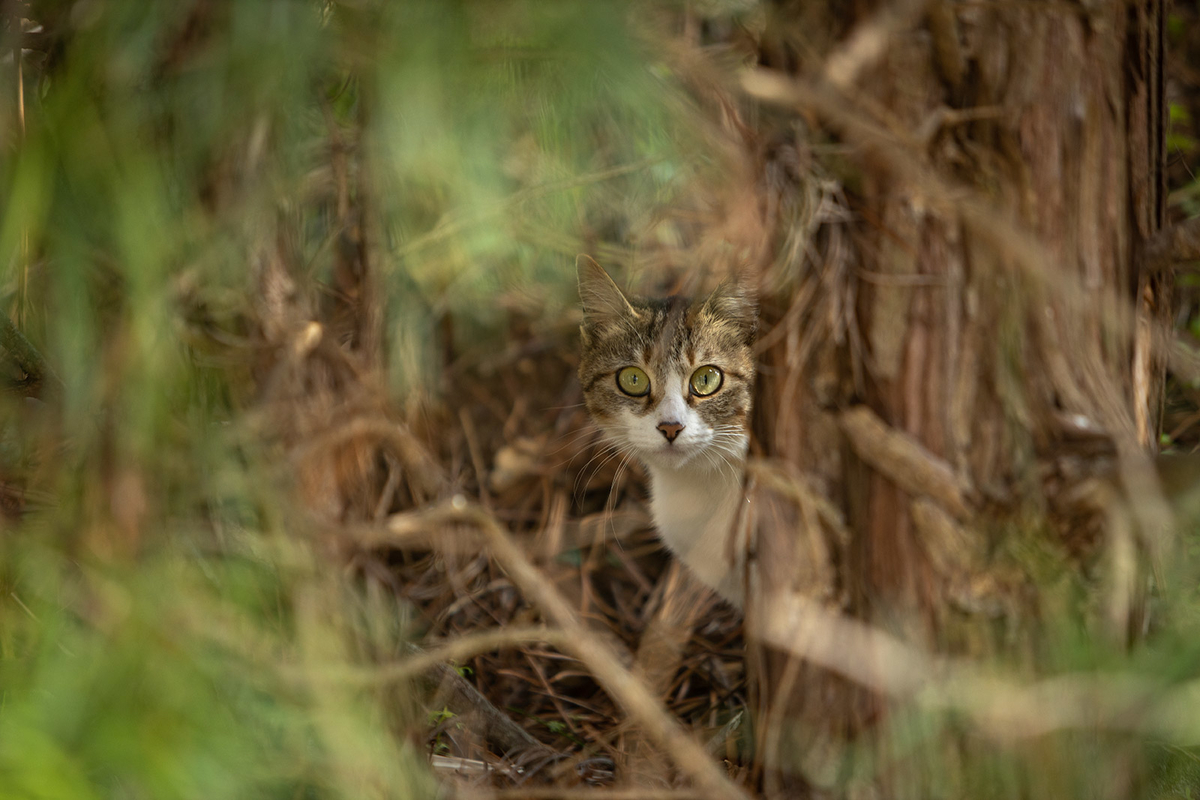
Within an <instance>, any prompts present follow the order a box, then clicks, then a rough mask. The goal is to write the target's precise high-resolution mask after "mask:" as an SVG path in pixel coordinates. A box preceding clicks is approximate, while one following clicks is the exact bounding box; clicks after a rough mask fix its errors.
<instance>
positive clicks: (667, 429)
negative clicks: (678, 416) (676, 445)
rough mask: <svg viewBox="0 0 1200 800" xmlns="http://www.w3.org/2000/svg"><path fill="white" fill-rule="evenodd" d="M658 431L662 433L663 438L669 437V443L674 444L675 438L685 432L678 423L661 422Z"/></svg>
mask: <svg viewBox="0 0 1200 800" xmlns="http://www.w3.org/2000/svg"><path fill="white" fill-rule="evenodd" d="M658 429H659V430H660V431H662V435H663V436H665V437H667V441H668V442H674V441H675V437H676V436H678V435H679V432H680V431H681V430H683V426H682V425H680V424H679V423H678V422H660V423H658Z"/></svg>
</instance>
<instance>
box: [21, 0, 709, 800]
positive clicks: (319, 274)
mask: <svg viewBox="0 0 1200 800" xmlns="http://www.w3.org/2000/svg"><path fill="white" fill-rule="evenodd" d="M6 9H9V10H10V11H13V10H14V9H15V13H12V14H11V15H10V17H9V18H7V19H6V20H5V25H6V28H5V33H6V35H5V38H4V39H3V40H0V47H2V48H4V49H5V50H6V52H12V49H13V48H14V47H18V37H19V36H26V35H27V37H28V38H27V40H22V41H23V43H30V44H32V43H36V46H30V47H29V48H28V49H26V50H25V52H24V53H23V55H22V58H21V59H20V61H19V62H17V61H14V60H12V59H9V60H8V61H6V62H4V63H3V64H0V84H2V85H4V86H6V87H9V88H8V89H7V90H6V91H4V92H3V93H2V94H3V100H0V136H2V137H3V142H4V144H5V147H4V148H3V150H2V152H0V191H2V192H3V197H4V203H3V207H2V209H0V265H2V267H0V268H2V269H3V274H2V276H0V301H2V303H3V307H4V309H5V313H6V314H7V315H8V316H9V317H10V319H12V320H13V321H15V322H16V324H17V326H18V327H19V328H20V329H21V330H22V331H23V332H24V333H25V334H26V335H27V336H28V337H29V339H30V340H31V341H32V342H33V343H34V345H35V346H36V347H37V348H38V349H39V350H40V351H41V352H42V353H43V354H44V356H45V359H46V363H47V369H48V373H47V376H46V387H45V390H44V391H43V393H42V399H41V400H37V401H34V400H26V399H24V398H22V397H20V396H19V393H18V392H13V393H10V394H9V395H7V396H5V397H4V398H3V399H2V400H0V403H2V404H3V407H2V409H0V410H2V411H3V415H2V416H0V424H2V430H0V479H4V480H8V481H11V482H12V484H13V485H20V486H22V487H23V490H24V491H25V492H26V494H25V502H26V511H25V514H24V516H23V517H22V518H21V520H20V522H19V523H18V522H15V521H13V520H11V519H10V521H9V522H8V523H7V527H6V529H5V530H4V531H3V532H2V533H0V798H34V797H36V798H88V797H126V798H143V797H144V798H172V797H180V798H182V797H221V798H224V797H230V798H232V797H399V798H416V797H422V796H432V795H433V786H432V784H431V783H430V781H429V779H428V777H427V767H425V766H424V764H423V759H422V758H421V755H420V754H419V753H417V752H415V751H414V750H413V748H412V745H411V744H409V743H408V742H409V741H410V740H409V739H407V738H406V737H405V736H404V735H403V732H404V730H405V726H406V725H407V724H408V723H409V722H412V721H413V720H412V719H410V718H409V717H408V716H406V713H407V712H405V711H404V710H403V703H401V704H400V707H399V708H392V707H388V708H386V709H385V708H383V707H381V706H380V705H379V701H378V698H376V697H374V696H373V695H371V694H369V693H354V692H349V691H343V690H342V689H340V688H338V687H336V686H334V685H332V684H330V683H329V682H322V681H319V680H315V679H310V678H311V675H312V674H313V671H314V670H315V671H318V672H319V668H320V667H324V666H328V665H330V664H337V663H345V662H348V661H353V660H354V659H355V658H356V653H355V652H352V651H353V648H352V647H351V646H350V643H353V642H355V641H357V640H358V638H359V637H360V636H361V631H356V630H353V628H352V624H351V623H350V622H348V621H347V620H349V619H353V618H354V617H355V613H357V612H354V613H350V612H349V611H347V609H346V608H345V602H346V600H345V597H344V593H340V592H339V591H338V589H337V588H336V587H331V586H329V585H328V584H329V579H328V578H327V577H326V576H323V575H322V574H321V573H320V571H319V570H317V569H316V568H315V567H314V565H313V564H312V563H311V558H312V557H311V555H309V554H307V550H306V549H305V548H304V547H302V546H298V545H294V544H290V542H293V541H295V540H297V537H298V535H299V533H300V532H301V531H302V530H303V527H304V526H303V523H302V521H301V520H299V519H298V515H296V514H294V513H292V512H290V511H288V509H289V507H290V502H291V501H290V500H289V497H288V494H287V492H288V489H287V481H286V479H285V476H281V475H280V473H279V471H278V470H277V469H275V468H274V467H272V466H270V461H271V458H270V456H269V455H268V454H267V453H266V452H265V451H264V449H263V445H262V444H261V443H260V442H259V441H258V439H257V438H256V437H257V436H258V434H257V432H256V429H254V428H253V426H251V425H249V424H248V423H247V422H246V420H245V414H244V411H245V409H246V407H247V404H248V402H249V400H250V397H251V392H252V389H253V387H252V384H251V383H250V382H249V381H248V380H247V377H248V375H249V374H250V373H251V371H252V369H253V367H254V363H253V362H254V359H255V358H256V357H257V354H256V351H255V348H254V346H253V342H254V304H255V301H256V292H257V291H258V286H257V284H256V275H257V273H256V269H257V267H256V265H255V258H256V255H257V254H259V253H261V252H263V250H264V249H269V248H270V247H272V246H273V245H274V243H275V239H276V237H277V236H278V235H279V233H278V232H279V231H281V230H282V231H284V233H285V234H286V235H287V236H289V237H291V239H292V241H291V242H289V247H290V252H293V253H294V254H295V255H296V261H297V263H296V264H294V265H293V266H294V267H297V268H299V274H300V275H301V277H302V278H304V279H305V280H308V281H309V282H308V283H305V282H303V281H302V282H301V283H300V291H301V292H303V293H308V294H309V295H310V300H312V302H314V303H317V302H319V301H320V291H321V290H320V287H321V286H322V284H325V283H328V281H329V280H330V279H331V274H332V271H333V269H334V257H333V251H334V247H333V245H332V244H331V242H332V241H333V239H334V238H335V237H336V235H337V233H338V231H339V230H340V227H341V225H342V220H341V218H340V217H339V214H340V213H341V210H340V208H339V202H341V201H347V202H350V203H351V204H353V205H354V206H355V207H356V208H358V209H360V210H361V211H362V213H363V214H364V215H365V216H364V218H363V220H362V222H363V225H364V228H365V229H366V230H367V231H368V235H369V237H371V238H370V245H371V249H370V258H371V259H372V267H373V269H375V270H377V272H378V275H379V276H380V281H379V283H380V285H381V286H382V287H384V289H383V290H382V291H385V292H386V295H387V296H386V303H385V307H384V319H385V321H386V327H387V330H386V332H385V334H386V341H385V342H384V345H383V346H384V350H385V353H386V355H387V362H388V367H389V369H388V374H389V375H390V376H392V378H393V380H394V386H395V388H396V390H397V391H398V392H401V393H403V392H411V391H436V390H437V385H436V378H437V374H436V371H437V368H438V364H439V358H438V354H439V353H440V352H441V350H440V349H439V348H440V347H441V346H442V345H443V344H445V343H439V342H438V340H437V333H436V332H437V331H438V330H439V328H438V321H439V320H440V319H442V318H443V317H444V316H446V315H453V316H454V317H455V319H456V320H457V321H458V322H459V326H458V328H457V329H456V335H457V336H458V337H459V339H460V341H458V342H457V344H458V345H459V346H465V345H466V344H467V343H477V342H479V341H483V340H484V339H481V337H480V334H481V333H482V332H485V331H491V332H493V333H494V332H496V331H497V330H498V329H499V327H500V326H501V325H502V323H503V322H504V315H505V311H506V309H511V308H514V307H515V308H517V309H518V310H519V311H521V312H522V313H525V314H528V315H532V316H535V317H537V316H539V315H542V314H544V315H547V316H548V317H549V318H557V317H560V316H561V315H562V312H563V309H564V308H566V307H567V304H568V303H569V302H571V301H570V300H569V299H568V298H570V297H573V294H574V288H573V287H574V267H573V260H574V255H575V253H576V252H578V251H580V250H581V249H583V247H584V245H583V244H582V243H583V242H584V241H585V240H586V241H589V242H595V241H597V240H600V239H616V238H622V239H625V238H628V237H627V236H626V233H627V231H628V228H629V226H630V225H636V224H641V223H642V222H644V220H645V219H647V218H648V217H649V214H650V209H652V208H653V207H654V206H656V205H657V204H658V203H660V202H661V201H662V200H663V199H664V197H665V196H666V195H667V194H668V193H669V192H670V191H671V190H672V186H673V184H674V183H675V182H676V179H677V176H678V175H680V174H684V173H687V172H688V171H689V170H691V169H693V167H692V166H691V165H689V164H687V163H685V162H684V160H683V159H682V158H681V156H680V152H681V150H680V148H679V147H678V145H679V142H680V140H681V138H686V136H687V135H688V133H687V132H686V128H685V127H681V126H680V124H679V121H678V118H679V114H678V113H677V112H678V109H677V108H675V107H673V106H672V103H673V102H675V101H672V100H670V99H669V97H670V96H672V92H673V91H674V90H673V89H672V88H671V87H670V86H669V84H668V83H667V82H665V81H664V80H663V79H662V78H661V77H656V76H655V73H654V72H653V71H652V70H650V69H648V67H647V65H648V63H649V57H648V55H647V53H646V52H645V49H644V47H643V45H642V44H641V43H640V42H639V39H638V37H637V36H636V35H635V33H634V31H633V30H632V28H631V25H632V22H631V17H630V7H629V6H627V5H626V4H624V3H592V2H582V1H572V2H561V3H552V4H546V3H537V2H442V1H441V0H407V1H406V2H401V3H374V2H366V3H328V2H290V1H289V2H240V1H238V2H233V1H232V0H225V1H222V0H217V2H185V3H151V4H137V3H95V2H43V3H32V4H30V5H29V6H28V7H24V6H23V5H21V4H17V5H16V6H15V7H14V6H12V5H10V6H6ZM18 66H19V69H18ZM18 85H20V87H21V89H22V92H23V97H22V100H23V105H18V102H17V97H18V93H17V92H16V91H14V89H15V87H17V86H18ZM339 159H340V162H339ZM339 163H340V165H341V166H340V167H339ZM648 164H656V165H659V168H657V169H654V170H649V169H645V168H644V167H645V166H646V165H648ZM338 169H341V170H343V172H342V173H341V174H339V173H338ZM339 193H342V194H339ZM347 193H348V197H347V196H346V194H347ZM281 221H282V222H281ZM597 226H599V227H597ZM614 232H616V233H614ZM514 297H515V298H516V299H515V300H514V299H513V298H514ZM514 303H515V304H516V305H515V306H514V305H513V304H514ZM196 309H200V310H201V311H202V312H203V319H202V320H201V321H200V323H199V324H201V326H202V327H203V328H204V330H208V331H210V332H211V331H216V332H217V333H219V334H220V337H221V340H222V341H223V342H227V343H228V342H233V343H234V344H235V345H240V349H239V347H233V348H231V351H232V352H235V353H238V352H240V353H242V357H241V358H240V359H239V358H237V357H234V358H231V357H230V356H229V353H228V352H226V351H222V350H220V349H219V348H218V349H217V350H215V351H214V349H213V348H211V347H208V348H206V347H204V346H196V345H197V343H196V340H197V336H196V331H194V330H193V328H194V327H195V324H194V323H196V321H195V320H193V319H191V318H190V315H192V314H193V312H195V311H196ZM201 338H203V337H201ZM487 341H490V342H492V344H491V345H490V346H492V347H499V346H502V338H500V337H495V336H492V337H491V338H490V339H487ZM55 376H57V379H61V384H62V385H61V386H58V385H57V381H56V380H55ZM322 609H324V610H322ZM370 613H372V614H375V615H376V616H381V615H382V617H383V618H384V619H383V622H382V623H380V622H379V621H378V620H377V621H376V623H373V624H372V626H371V627H372V628H375V627H378V626H379V625H380V624H382V625H384V627H387V626H389V625H390V626H392V627H393V628H395V626H396V624H397V623H395V620H396V619H400V618H402V614H400V612H399V611H398V610H397V609H394V608H391V609H385V610H383V611H381V610H379V609H376V610H374V611H372V612H370ZM402 628H403V626H400V628H397V629H396V630H394V631H393V634H394V636H393V638H392V639H391V640H390V642H389V643H386V647H384V648H383V652H384V653H385V654H387V653H390V654H391V655H392V656H396V655H398V654H399V653H400V652H401V651H400V650H399V649H398V648H399V646H400V642H401V641H402V640H403V638H404V631H403V629H402ZM389 648H390V650H389ZM310 668H311V669H310ZM393 705H394V704H393ZM416 721H417V722H418V723H419V721H420V720H419V719H417V720H416Z"/></svg>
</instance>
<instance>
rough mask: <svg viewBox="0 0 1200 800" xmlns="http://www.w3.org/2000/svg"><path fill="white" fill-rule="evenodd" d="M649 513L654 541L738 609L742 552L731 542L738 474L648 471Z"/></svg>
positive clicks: (704, 470)
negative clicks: (660, 542)
mask: <svg viewBox="0 0 1200 800" xmlns="http://www.w3.org/2000/svg"><path fill="white" fill-rule="evenodd" d="M650 491H651V500H650V509H651V512H652V513H653V515H654V524H655V526H656V527H657V528H658V532H659V535H660V536H661V537H662V539H663V541H664V542H665V543H666V544H667V546H668V547H669V548H671V551H672V552H673V553H675V555H676V556H678V558H679V559H680V560H681V561H683V563H684V564H686V565H687V566H688V567H689V568H691V570H692V572H694V573H695V574H696V575H697V577H699V578H700V579H701V580H702V581H704V582H705V583H706V584H708V585H709V586H711V587H712V588H714V589H716V590H717V591H718V592H720V594H721V595H722V596H723V597H724V598H725V599H726V600H728V601H730V602H731V603H733V604H735V605H737V606H739V607H740V606H741V605H742V599H743V597H744V596H745V590H744V588H743V586H742V583H743V572H744V561H745V548H744V546H743V545H742V543H741V542H734V541H733V537H734V535H735V531H734V523H735V521H736V520H737V517H738V508H739V505H740V504H741V503H744V502H745V501H744V500H743V498H742V469H741V467H740V465H739V466H738V468H737V469H733V468H730V467H728V466H727V467H726V468H725V469H716V470H714V469H707V468H702V467H694V466H689V467H683V468H680V469H664V468H658V467H650Z"/></svg>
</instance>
